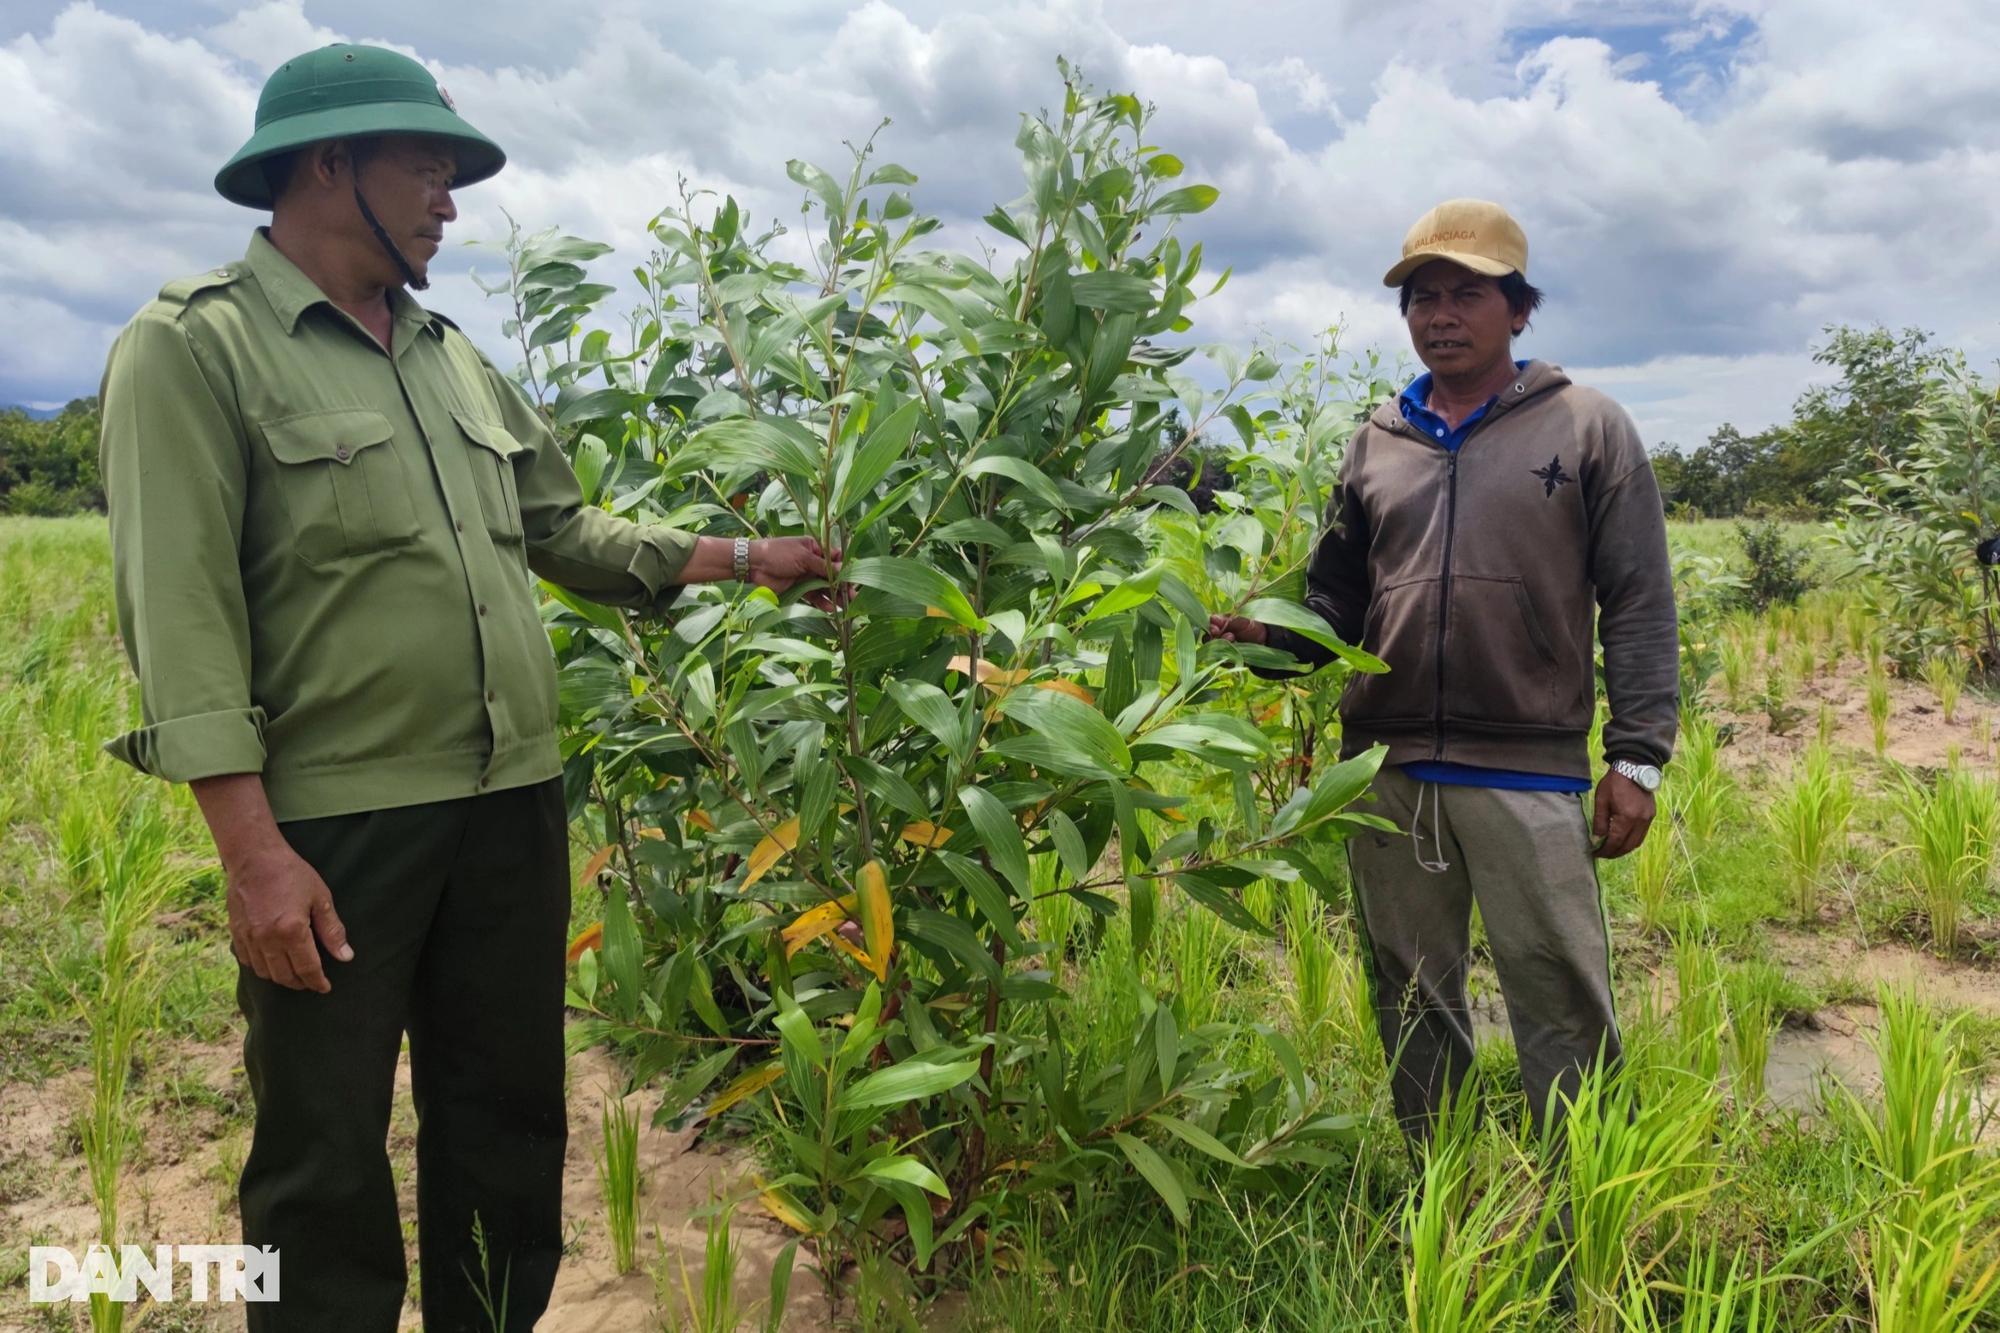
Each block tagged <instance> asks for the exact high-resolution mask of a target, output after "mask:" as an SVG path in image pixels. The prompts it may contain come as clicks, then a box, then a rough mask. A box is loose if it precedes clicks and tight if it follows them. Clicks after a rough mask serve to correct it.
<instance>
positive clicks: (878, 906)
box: [860, 861, 896, 981]
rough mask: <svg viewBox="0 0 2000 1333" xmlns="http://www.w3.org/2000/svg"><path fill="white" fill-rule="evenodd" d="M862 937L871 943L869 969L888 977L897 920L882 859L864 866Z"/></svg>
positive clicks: (862, 870)
mask: <svg viewBox="0 0 2000 1333" xmlns="http://www.w3.org/2000/svg"><path fill="white" fill-rule="evenodd" d="M860 897H861V902H860V907H861V938H862V941H863V942H864V943H865V944H866V945H867V946H868V962H869V968H868V970H869V971H871V972H873V973H874V974H875V980H877V981H887V980H888V979H889V951H890V950H891V949H893V948H895V947H896V919H895V916H894V911H895V909H894V907H893V905H892V904H891V903H890V901H889V876H888V873H887V872H886V871H884V870H883V869H882V863H881V862H880V861H870V862H869V863H868V864H867V865H865V866H863V867H861V890H860Z"/></svg>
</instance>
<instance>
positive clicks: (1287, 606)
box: [1242, 597, 1389, 676]
mask: <svg viewBox="0 0 2000 1333" xmlns="http://www.w3.org/2000/svg"><path fill="white" fill-rule="evenodd" d="M1242 614H1244V615H1246V616H1248V617H1250V618H1251V619H1252V620H1261V621H1263V622H1264V623H1265V624H1267V625H1282V626H1284V627H1285V628H1286V629H1288V630H1291V631H1293V632H1294V633H1298V634H1303V635H1304V636H1305V637H1306V638H1308V639H1311V640H1312V641H1313V642H1314V643H1316V644H1318V645H1320V646H1321V647H1322V648H1328V649H1331V650H1332V651H1333V653H1334V655H1335V656H1337V657H1339V658H1340V660H1341V661H1343V662H1345V663H1347V664H1348V665H1349V666H1351V667H1353V668H1354V669H1355V670H1356V671H1365V672H1367V673H1368V674H1369V675H1373V676H1379V675H1381V674H1382V673H1383V672H1385V671H1387V670H1388V669H1389V664H1388V663H1387V662H1384V661H1383V660H1382V659H1381V658H1379V657H1377V656H1375V655H1374V654H1373V653H1366V652H1363V651H1362V650H1361V649H1359V648H1356V647H1354V646H1353V645H1351V644H1346V643H1342V642H1341V641H1340V640H1339V639H1337V638H1335V637H1334V635H1333V628H1332V626H1330V625H1328V624H1327V623H1326V618H1325V617H1323V616H1321V615H1320V614H1319V612H1317V611H1314V610H1312V609H1311V608H1309V607H1304V606H1300V605H1299V604H1298V603H1297V602H1287V601H1284V600H1283V599H1281V598H1277V597H1259V598H1258V599H1257V600H1256V601H1254V602H1252V603H1250V604H1249V605H1248V606H1246V607H1244V608H1243V611H1242Z"/></svg>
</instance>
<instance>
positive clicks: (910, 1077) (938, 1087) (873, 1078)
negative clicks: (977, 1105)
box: [836, 1060, 979, 1111]
mask: <svg viewBox="0 0 2000 1333" xmlns="http://www.w3.org/2000/svg"><path fill="white" fill-rule="evenodd" d="M978 1072H979V1062H978V1061H977V1060H967V1061H965V1062H963V1063H961V1064H951V1065H933V1064H926V1063H924V1062H923V1061H921V1060H906V1061H904V1062H903V1063H902V1064H899V1065H891V1066H889V1067H888V1068H887V1069H878V1070H876V1071H875V1072H874V1073H872V1074H870V1075H868V1077H866V1078H864V1079H862V1080H860V1081H859V1082H857V1083H854V1084H852V1085H850V1086H849V1087H848V1088H847V1090H846V1091H844V1092H842V1093H840V1094H839V1096H838V1097H837V1098H836V1101H837V1103H838V1105H839V1107H840V1109H841V1110H843V1111H860V1110H866V1109H867V1108H869V1107H873V1106H901V1105H902V1104H903V1103H905V1102H914V1101H921V1100H922V1099H923V1098H925V1097H935V1096H937V1095H938V1094H939V1093H940V1092H947V1091H949V1090H951V1089H952V1088H955V1087H957V1086H958V1085H959V1084H961V1083H963V1082H965V1081H966V1080H967V1079H969V1078H971V1077H972V1076H973V1075H974V1074H977V1073H978Z"/></svg>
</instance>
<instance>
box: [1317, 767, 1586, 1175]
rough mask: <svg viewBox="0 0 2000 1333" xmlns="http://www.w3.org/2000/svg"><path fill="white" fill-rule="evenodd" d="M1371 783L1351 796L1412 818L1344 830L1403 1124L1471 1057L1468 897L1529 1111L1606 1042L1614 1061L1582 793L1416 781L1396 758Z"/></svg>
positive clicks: (1427, 1112) (1426, 1124) (1424, 1122)
mask: <svg viewBox="0 0 2000 1333" xmlns="http://www.w3.org/2000/svg"><path fill="white" fill-rule="evenodd" d="M1373 791H1374V793H1375V797H1376V800H1375V802H1374V803H1373V805H1372V806H1371V805H1366V804H1364V805H1361V806H1358V807H1356V808H1357V809H1363V810H1367V811H1368V812H1369V813H1371V814H1378V815H1381V816H1383V817H1384V818H1386V819H1389V820H1391V821H1393V822H1394V823H1395V824H1396V825H1397V826H1398V827H1399V828H1403V829H1406V830H1407V829H1411V828H1412V826H1413V825H1415V826H1416V827H1415V833H1416V838H1415V841H1414V843H1413V841H1412V838H1411V837H1410V836H1409V834H1407V833H1405V834H1389V833H1362V834H1360V835H1358V836H1356V837H1355V838H1354V839H1353V840H1352V841H1350V842H1349V843H1348V845H1347V846H1348V854H1349V864H1350V865H1351V867H1352V869H1353V872H1354V891H1355V901H1356V903H1357V905H1358V906H1359V909H1360V916H1361V925H1362V928H1363V930H1364V932H1365V934H1366V937H1367V939H1366V950H1367V954H1368V960H1369V964H1370V966H1371V968H1372V970H1373V973H1374V980H1375V1012H1376V1017H1377V1021H1378V1022H1379V1023H1380V1025H1381V1030H1382V1044H1383V1046H1384V1048H1386V1049H1387V1051H1388V1052H1389V1057H1390V1060H1391V1061H1392V1063H1393V1066H1394V1069H1393V1074H1392V1078H1391V1090H1392V1094H1393V1096H1394V1099H1395V1104H1396V1115H1397V1117H1398V1118H1399V1119H1400V1120H1401V1121H1402V1124H1403V1129H1404V1131H1405V1132H1406V1133H1408V1134H1410V1135H1411V1136H1412V1137H1414V1138H1417V1139H1419V1140H1422V1139H1424V1138H1426V1137H1427V1136H1428V1134H1429V1129H1430V1122H1431V1119H1432V1117H1433V1116H1435V1115H1436V1113H1437V1112H1438V1110H1439V1109H1440V1108H1441V1107H1442V1106H1443V1105H1444V1103H1445V1101H1446V1099H1447V1097H1448V1096H1449V1095H1453V1094H1455V1093H1456V1092H1457V1090H1458V1086H1459V1084H1460V1083H1461V1082H1462V1081H1463V1080H1464V1078H1465V1076H1466V1074H1467V1073H1468V1072H1469V1071H1470V1070H1471V1067H1472V1017H1471V1013H1470V1011H1469V1009H1468V1007H1467V1004H1466V994H1465V978H1466V971H1467V965H1468V955H1469V954H1470V952H1471V948H1472V942H1471V930H1472V903H1473V900H1474V899H1475V898H1476V899H1478V902H1479V912H1480V915H1481V917H1482V918H1483V919H1484V921H1485V923H1486V938H1487V942H1488V943H1489V945H1490V946H1491V948H1492V952H1493V966H1494V970H1495V971H1497V972H1498V973H1499V974H1500V993H1501V995H1502V996H1503V997H1504V998H1505V999H1506V1001H1507V1017H1508V1020H1509V1022H1510V1023H1511V1024H1512V1025H1513V1029H1514V1048H1515V1050H1516V1052H1517V1053H1518V1055H1519V1058H1520V1065H1521V1084H1522V1088H1523V1090H1524V1091H1525V1092H1526V1093H1527V1095H1528V1099H1529V1104H1530V1105H1531V1106H1532V1107H1533V1108H1534V1111H1535V1114H1536V1117H1537V1119H1538V1120H1539V1119H1540V1117H1541V1116H1543V1115H1544V1114H1545V1113H1546V1110H1547V1108H1548V1106H1549V1093H1550V1090H1551V1089H1552V1088H1555V1087H1556V1086H1558V1084H1560V1086H1561V1088H1562V1090H1563V1091H1564V1092H1565V1093H1566V1094H1568V1095H1570V1096H1574V1095H1575V1094H1576V1087H1577V1081H1578V1075H1579V1073H1580V1071H1581V1070H1582V1069H1583V1067H1584V1066H1586V1065H1588V1064H1590V1063H1591V1062H1593V1061H1595V1060H1596V1059H1597V1057H1598V1053H1599V1050H1600V1048H1601V1049H1602V1050H1603V1053H1604V1055H1605V1056H1606V1058H1607V1059H1608V1060H1609V1061H1610V1062H1612V1063H1614V1064H1615V1063H1616V1062H1617V1060H1618V1059H1619V1057H1620V1055H1621V1054H1622V1048H1621V1046H1620V1044H1619V1039H1618V1022H1617V1018H1616V1016H1615V1015H1614V1013H1613V1012H1612V1001H1611V956H1610V942H1609V938H1608V936H1607V934H1606V930H1605V922H1604V908H1603V904H1602V902H1601V900H1600V898H1599V895H1598V884H1597V871H1596V868H1595V865H1594V863H1593V862H1592V860H1591V856H1590V829H1589V825H1588V823H1587V821H1586V820H1585V819H1584V815H1583V805H1582V802H1581V801H1579V800H1578V799H1577V797H1575V796H1573V795H1569V794H1567V793H1564V792H1530V791H1502V790H1499V789H1497V788H1492V787H1459V786H1446V785H1443V784H1437V783H1423V784H1419V783H1417V782H1415V781H1413V780H1412V779H1410V778H1408V777H1405V776H1404V775H1403V772H1402V770H1401V769H1396V768H1384V769H1383V770H1382V772H1381V773H1380V774H1379V775H1378V776H1377V777H1376V779H1375V783H1374V787H1373ZM1420 795H1421V810H1420V809H1419V797H1420ZM1420 856H1421V860H1422V862H1424V863H1428V866H1429V867H1430V868H1428V869H1427V868H1426V866H1425V865H1424V864H1419V857H1420ZM1440 862H1442V863H1443V868H1442V869H1439V868H1438V866H1439V864H1440ZM1556 1109H1557V1111H1558V1113H1559V1112H1560V1109H1561V1107H1560V1103H1558V1104H1557V1108H1556Z"/></svg>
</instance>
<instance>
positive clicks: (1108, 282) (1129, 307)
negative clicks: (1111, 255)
mask: <svg viewBox="0 0 2000 1333" xmlns="http://www.w3.org/2000/svg"><path fill="white" fill-rule="evenodd" d="M1176 193H1179V191H1176ZM1070 291H1071V294H1072V298H1073V299H1074V300H1075V301H1076V303H1077V304H1078V305H1080V306H1087V307H1089V308H1090V309H1092V310H1102V311H1104V312H1105V313H1106V314H1115V313H1125V314H1135V315H1136V314H1143V313H1144V312H1146V311H1148V310H1151V309H1152V308H1153V305H1154V303H1155V302H1156V301H1157V300H1158V299H1159V298H1158V297H1156V296H1155V295H1154V293H1153V284H1152V283H1150V282H1148V281H1147V280H1146V279H1144V278H1141V277H1139V276H1137V275H1136V274H1132V273H1119V272H1115V271H1113V272H1105V273H1079V274H1077V275H1076V276H1075V277H1074V278H1073V279H1071V281H1070Z"/></svg>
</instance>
